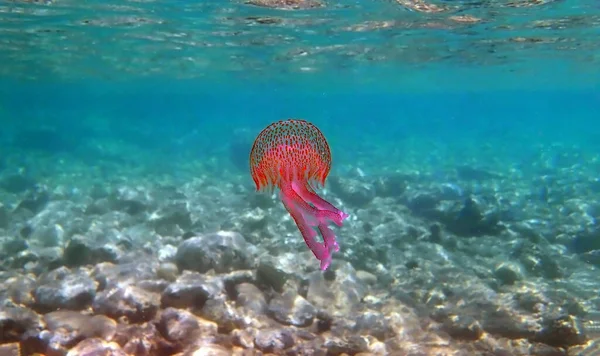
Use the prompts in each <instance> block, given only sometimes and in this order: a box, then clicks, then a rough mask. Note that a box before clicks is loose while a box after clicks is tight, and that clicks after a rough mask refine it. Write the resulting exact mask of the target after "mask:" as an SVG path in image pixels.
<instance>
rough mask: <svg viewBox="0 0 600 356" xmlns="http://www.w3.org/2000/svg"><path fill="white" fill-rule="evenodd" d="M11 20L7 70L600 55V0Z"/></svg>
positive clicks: (1, 50)
mask: <svg viewBox="0 0 600 356" xmlns="http://www.w3.org/2000/svg"><path fill="white" fill-rule="evenodd" d="M406 9H409V10H410V11H406ZM0 19H1V21H0V35H1V37H2V40H0V60H2V62H3V64H4V65H3V66H2V69H0V73H1V74H2V75H5V76H24V75H25V76H27V77H37V76H40V75H42V74H44V75H46V74H49V73H50V74H53V75H59V76H60V77H66V78H76V77H80V76H81V75H93V73H96V74H101V75H102V77H105V78H111V77H112V78H116V77H119V76H120V75H122V74H124V73H127V74H129V75H134V76H147V75H156V74H163V75H171V74H174V75H175V76H177V77H181V78H194V77H202V76H205V75H208V74H211V75H214V74H215V73H227V72H243V73H244V74H245V75H249V76H251V75H254V76H257V77H262V76H266V75H268V76H271V77H273V76H278V75H284V74H289V73H312V72H337V71H340V70H341V71H345V72H348V73H356V72H362V71H364V70H369V69H373V68H379V69H380V70H382V72H386V71H390V70H396V73H398V74H400V72H398V71H399V70H403V71H406V72H410V71H411V68H416V67H418V66H424V65H429V66H431V65H442V66H444V65H452V66H453V68H456V67H457V66H464V67H486V66H505V67H507V70H510V71H527V70H530V71H531V70H535V69H536V68H538V67H541V66H543V63H542V61H541V60H547V59H548V55H549V54H550V53H552V57H553V59H554V60H562V61H564V62H563V65H565V64H566V65H570V66H571V67H577V66H579V68H580V69H579V70H580V71H583V70H582V69H581V67H582V66H583V67H587V68H589V69H593V68H597V67H598V61H599V60H600V58H599V56H598V55H597V53H599V52H600V42H598V41H597V35H598V33H599V31H600V8H598V7H592V6H591V5H588V6H587V7H585V5H579V6H573V5H571V4H565V3H561V2H550V1H514V2H498V1H496V2H486V3H479V2H451V3H450V2H442V1H437V2H425V1H421V0H402V1H400V3H397V2H389V1H372V2H368V3H364V2H351V1H341V2H327V5H326V6H325V7H322V8H315V9H310V10H299V11H288V10H285V11H284V10H276V9H269V8H263V7H258V6H253V5H248V4H243V3H241V2H236V1H231V2H229V1H217V2H209V3H185V2H166V1H127V2H101V1H87V2H84V3H82V2H76V1H68V0H65V1H61V0H58V1H53V2H39V3H30V2H7V1H2V2H0ZM24 63H27V71H26V73H24V71H23V70H22V69H24ZM67 64H68V65H67ZM594 72H595V71H594Z"/></svg>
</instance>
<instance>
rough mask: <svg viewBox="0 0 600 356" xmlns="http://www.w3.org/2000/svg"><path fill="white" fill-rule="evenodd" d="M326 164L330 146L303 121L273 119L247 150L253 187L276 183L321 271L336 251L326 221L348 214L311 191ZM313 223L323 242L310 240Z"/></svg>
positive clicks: (339, 219) (326, 170)
mask: <svg viewBox="0 0 600 356" xmlns="http://www.w3.org/2000/svg"><path fill="white" fill-rule="evenodd" d="M330 169H331V151H330V150H329V145H328V144H327V140H325V137H324V136H323V134H322V133H321V131H319V129H318V128H317V127H316V126H315V125H313V124H311V123H309V122H307V121H304V120H294V119H290V120H284V121H279V122H275V123H272V124H271V125H269V126H267V127H266V128H265V129H264V130H262V132H261V133H260V134H259V135H258V137H257V138H256V140H255V141H254V145H253V146H252V151H251V152H250V171H251V173H252V179H254V183H256V190H258V191H260V190H262V189H264V188H270V189H273V188H275V187H279V189H280V191H281V192H280V195H281V200H282V202H283V205H284V206H285V208H286V209H287V211H288V212H289V213H290V215H291V216H292V218H293V219H294V221H295V222H296V225H297V226H298V229H299V230H300V233H302V237H303V238H304V242H306V245H307V246H308V248H310V250H311V251H312V252H313V254H314V255H315V257H316V258H317V259H318V260H319V261H321V270H323V271H324V270H326V269H327V267H329V264H330V263H331V253H332V252H337V251H339V249H340V247H339V245H338V243H337V241H336V240H335V234H334V233H333V230H331V229H330V228H329V227H328V226H327V225H328V223H329V221H332V222H333V223H335V224H336V225H338V226H342V222H343V221H344V219H346V218H347V217H348V214H346V213H344V212H343V211H341V210H339V209H338V208H336V207H335V206H333V205H332V204H330V203H329V202H327V201H326V200H324V199H323V198H321V197H320V196H318V195H317V194H316V193H315V189H314V187H315V186H318V185H319V184H320V185H321V186H324V185H325V179H326V178H327V175H328V174H329V170H330ZM313 227H316V228H317V229H318V230H319V232H320V233H321V235H322V236H323V243H320V242H318V241H316V240H315V237H317V232H316V231H315V230H314V229H313Z"/></svg>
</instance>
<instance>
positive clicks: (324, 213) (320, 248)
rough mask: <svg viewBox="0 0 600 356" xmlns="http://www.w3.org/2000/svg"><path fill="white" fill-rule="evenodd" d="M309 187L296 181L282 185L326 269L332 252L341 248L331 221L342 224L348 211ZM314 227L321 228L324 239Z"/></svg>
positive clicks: (300, 226)
mask: <svg viewBox="0 0 600 356" xmlns="http://www.w3.org/2000/svg"><path fill="white" fill-rule="evenodd" d="M309 189H310V188H307V187H306V186H305V185H302V184H301V183H297V182H294V183H292V184H285V185H284V186H282V187H281V200H282V202H283V205H284V206H285V208H286V210H287V211H288V212H289V213H290V215H291V216H292V218H293V219H294V222H295V223H296V226H298V229H299V230H300V233H301V234H302V237H303V238H304V242H305V243H306V245H307V246H308V248H310V250H311V251H312V253H313V254H314V255H315V257H316V258H317V259H318V260H319V261H321V270H326V269H327V267H329V264H330V263H331V253H332V252H337V251H339V249H340V248H339V245H338V243H337V241H336V238H335V234H334V232H333V230H331V229H330V228H329V227H328V224H329V222H330V221H332V222H333V223H335V224H336V225H338V226H341V225H342V222H343V220H344V219H346V218H347V217H348V214H346V213H344V212H342V211H341V210H339V209H337V208H335V207H334V206H333V205H331V204H330V203H329V202H327V201H325V200H323V199H322V198H321V197H319V196H318V195H317V194H316V193H314V192H312V191H311V190H309ZM309 202H310V203H312V204H313V205H310V204H309ZM313 227H317V228H318V230H319V232H320V233H321V235H322V236H323V243H320V242H318V241H317V240H315V238H316V237H317V233H316V231H315V230H314V229H313Z"/></svg>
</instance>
